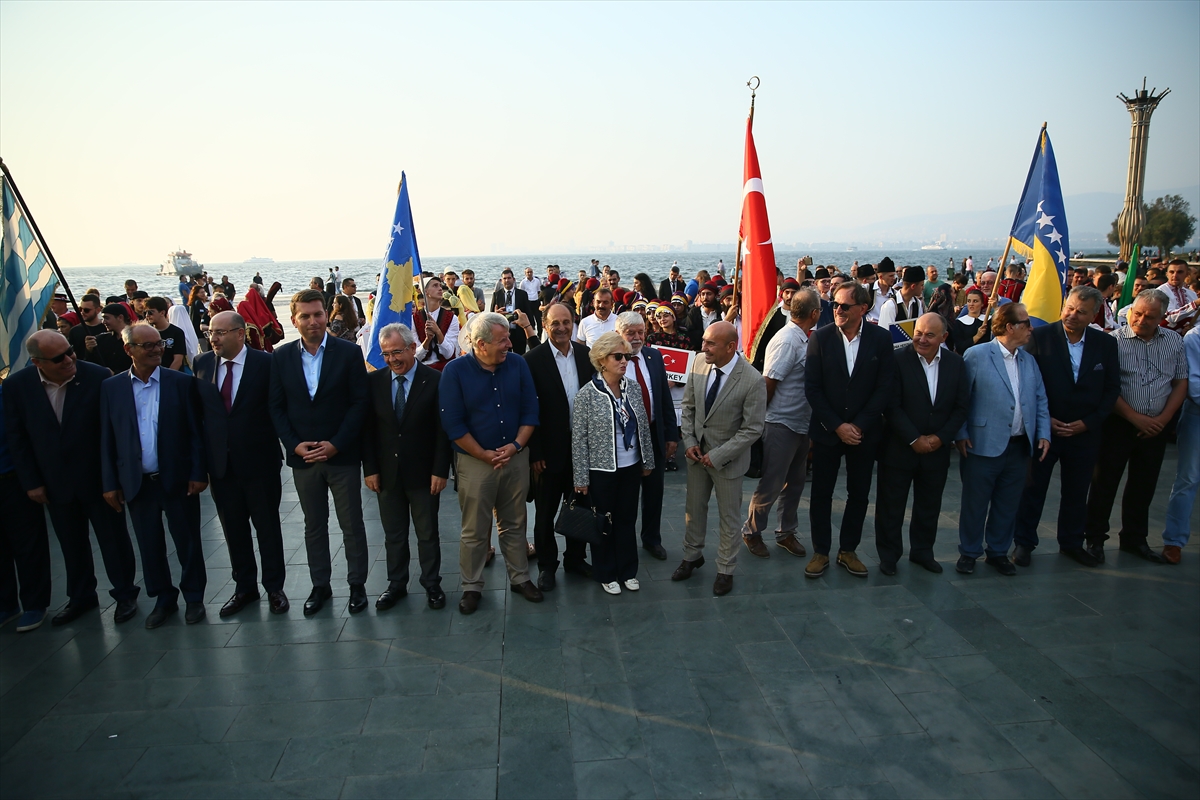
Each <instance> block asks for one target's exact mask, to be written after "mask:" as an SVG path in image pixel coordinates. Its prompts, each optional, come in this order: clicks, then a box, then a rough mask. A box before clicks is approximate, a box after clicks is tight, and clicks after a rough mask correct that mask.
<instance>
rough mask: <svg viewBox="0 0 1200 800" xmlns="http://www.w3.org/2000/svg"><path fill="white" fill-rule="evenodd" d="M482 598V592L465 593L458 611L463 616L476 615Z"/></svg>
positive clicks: (459, 603)
mask: <svg viewBox="0 0 1200 800" xmlns="http://www.w3.org/2000/svg"><path fill="white" fill-rule="evenodd" d="M481 597H483V595H482V594H481V593H480V592H463V596H462V599H461V600H459V601H458V610H459V611H461V612H462V613H463V614H474V613H475V609H477V608H479V600H480V598H481Z"/></svg>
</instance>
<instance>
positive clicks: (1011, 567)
mask: <svg viewBox="0 0 1200 800" xmlns="http://www.w3.org/2000/svg"><path fill="white" fill-rule="evenodd" d="M984 563H985V564H988V565H989V566H991V567H994V568H995V570H996V572H999V573H1000V574H1001V575H1007V576H1008V577H1010V578H1011V577H1012V576H1013V575H1016V574H1017V565H1016V564H1014V563H1013V562H1011V561H1009V560H1008V556H988V557H987V558H985V559H984Z"/></svg>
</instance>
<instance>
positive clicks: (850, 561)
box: [837, 550, 867, 578]
mask: <svg viewBox="0 0 1200 800" xmlns="http://www.w3.org/2000/svg"><path fill="white" fill-rule="evenodd" d="M837 562H838V563H839V564H841V565H842V566H843V567H845V568H846V572H849V573H850V574H851V575H853V576H855V577H856V578H865V577H867V566H866V565H865V564H863V562H861V561H859V560H858V556H857V555H856V554H855V553H854V551H853V550H851V551H850V552H846V551H845V550H838V557H837Z"/></svg>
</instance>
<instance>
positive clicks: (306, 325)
mask: <svg viewBox="0 0 1200 800" xmlns="http://www.w3.org/2000/svg"><path fill="white" fill-rule="evenodd" d="M291 314H292V324H293V325H295V326H296V330H297V331H298V332H299V334H300V340H299V341H296V342H288V343H287V344H285V345H283V346H282V347H278V348H276V349H275V353H274V355H273V356H272V361H271V400H270V405H271V419H272V421H273V422H274V423H275V433H277V434H278V435H279V439H280V441H282V442H283V447H284V450H285V451H286V452H287V463H288V466H289V467H291V468H292V479H293V481H295V484H296V493H297V494H298V495H299V498H300V507H301V508H302V509H303V510H304V547H305V550H306V551H307V554H308V572H309V575H310V576H311V577H312V583H313V589H312V592H311V593H310V594H309V596H308V599H307V600H306V601H305V602H304V613H305V614H306V615H311V614H316V613H317V612H318V611H320V610H321V608H322V607H323V606H324V605H325V601H326V600H328V599H330V598H331V597H333V589H332V587H331V585H330V580H331V578H332V576H333V566H332V562H331V559H330V555H329V494H330V493H332V494H333V505H334V510H335V511H336V513H337V518H338V524H339V525H340V526H341V529H342V543H343V545H344V547H345V551H346V569H347V580H348V582H349V584H350V611H351V612H352V613H358V612H359V611H362V610H364V609H365V608H366V607H367V589H366V582H367V569H368V567H369V566H370V565H369V563H368V561H367V530H366V527H365V526H364V525H363V515H362V495H361V493H360V487H361V486H362V482H361V479H360V478H359V471H358V470H359V466H360V464H361V463H362V458H361V453H362V425H363V416H364V415H365V414H366V409H367V370H366V367H365V366H364V364H363V357H362V351H361V350H359V349H358V347H356V346H355V345H354V344H352V343H351V342H347V341H344V340H342V339H338V338H337V337H333V336H329V335H328V334H327V333H326V331H325V329H326V326H327V323H328V319H327V318H326V315H325V297H324V295H322V294H321V293H320V292H319V291H317V290H316V289H306V290H304V291H302V292H299V293H297V294H296V295H295V296H293V297H292V302H291Z"/></svg>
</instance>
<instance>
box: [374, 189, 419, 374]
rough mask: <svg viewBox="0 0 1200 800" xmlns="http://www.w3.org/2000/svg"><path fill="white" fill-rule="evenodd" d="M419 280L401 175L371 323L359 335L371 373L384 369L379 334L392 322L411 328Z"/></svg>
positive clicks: (415, 233) (410, 219) (415, 235)
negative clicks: (372, 369) (373, 369)
mask: <svg viewBox="0 0 1200 800" xmlns="http://www.w3.org/2000/svg"><path fill="white" fill-rule="evenodd" d="M420 276H421V255H420V253H418V252H417V232H416V231H415V230H413V221H412V207H411V206H410V205H409V203H408V180H407V179H406V178H405V176H404V173H403V172H401V173H400V193H399V196H398V197H397V198H396V214H395V216H394V217H393V218H392V228H391V233H390V238H389V239H388V245H387V253H386V254H385V255H384V257H383V269H381V270H380V271H379V285H378V286H377V287H375V306H374V308H373V310H372V313H371V319H370V320H369V321H368V322H367V325H366V327H365V328H363V330H362V332H360V333H359V345H360V346H361V347H362V350H363V357H364V358H365V359H366V360H367V363H368V364H370V365H371V366H372V367H374V368H375V369H383V368H384V366H386V365H385V364H384V361H383V355H382V354H380V352H379V334H378V332H379V330H380V329H382V328H383V327H384V326H385V325H390V324H392V323H393V322H399V323H401V324H403V325H407V326H409V327H410V328H411V327H412V324H413V321H412V318H413V307H414V302H415V300H416V294H417V289H416V286H417V281H418V280H419V278H420ZM417 338H418V339H420V338H421V337H420V335H418V336H417Z"/></svg>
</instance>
